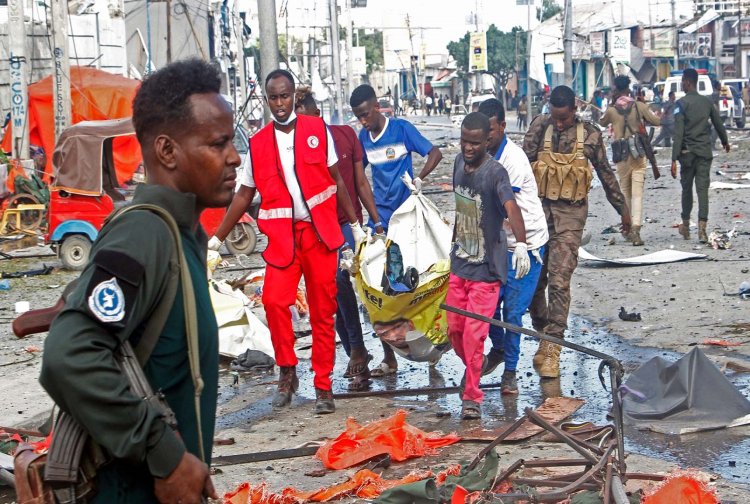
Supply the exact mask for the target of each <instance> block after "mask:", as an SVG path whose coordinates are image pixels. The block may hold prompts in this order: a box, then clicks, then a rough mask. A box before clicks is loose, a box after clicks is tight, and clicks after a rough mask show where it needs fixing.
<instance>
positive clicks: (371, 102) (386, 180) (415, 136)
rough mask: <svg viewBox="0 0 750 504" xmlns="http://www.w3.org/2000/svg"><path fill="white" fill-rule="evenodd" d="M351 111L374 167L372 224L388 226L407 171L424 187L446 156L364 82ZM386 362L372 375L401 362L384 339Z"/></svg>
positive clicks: (366, 156)
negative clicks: (418, 167) (387, 111)
mask: <svg viewBox="0 0 750 504" xmlns="http://www.w3.org/2000/svg"><path fill="white" fill-rule="evenodd" d="M349 104H350V105H351V107H352V112H354V115H355V116H356V117H357V119H358V120H359V123H360V124H361V125H362V130H361V131H360V132H359V141H360V143H361V144H362V149H363V150H364V159H363V160H362V164H363V165H364V166H365V167H367V165H368V164H370V166H371V170H372V186H373V187H372V188H373V194H374V195H375V206H376V207H377V209H378V215H379V216H380V222H372V219H370V221H369V222H368V225H369V226H370V227H372V228H376V227H378V225H382V226H383V228H384V229H386V230H387V229H388V221H389V220H390V218H391V215H393V212H395V211H396V209H397V208H398V207H400V206H401V204H403V202H404V201H406V199H407V198H408V197H409V194H410V193H409V189H408V188H407V187H406V185H405V184H404V183H403V182H402V181H401V176H402V175H403V174H404V173H408V174H409V176H410V177H412V178H413V180H414V186H415V187H416V189H417V191H421V189H422V179H424V178H425V177H427V175H429V174H430V172H431V171H432V170H434V169H435V167H436V166H437V164H438V163H439V162H440V160H441V159H443V154H442V153H441V152H440V150H439V149H438V148H437V147H435V146H434V145H432V143H431V142H430V141H429V140H427V139H426V138H425V137H423V136H422V134H420V133H419V131H417V128H415V127H414V125H413V124H411V123H410V122H409V121H406V120H404V119H397V118H387V117H385V116H384V115H383V114H381V113H380V105H379V104H378V100H377V97H376V95H375V90H374V89H373V88H372V86H369V85H367V84H363V85H361V86H359V87H357V88H356V89H355V90H354V92H352V96H351V98H350V99H349ZM412 152H416V153H418V154H419V155H421V156H422V157H425V156H426V157H427V160H426V161H425V164H424V168H422V171H421V172H420V173H419V176H418V177H414V170H413V168H412V162H411V155H412ZM383 353H384V357H383V362H381V363H380V365H379V366H378V367H376V368H375V369H373V370H372V371H371V373H370V374H371V376H373V377H382V376H384V375H387V374H392V373H395V372H396V369H397V367H398V363H397V362H396V355H395V354H394V352H393V349H391V347H389V346H388V345H387V344H386V343H383Z"/></svg>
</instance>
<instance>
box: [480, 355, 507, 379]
mask: <svg viewBox="0 0 750 504" xmlns="http://www.w3.org/2000/svg"><path fill="white" fill-rule="evenodd" d="M504 360H505V352H503V351H502V350H495V349H494V348H491V349H490V352H489V353H488V354H487V355H485V356H484V361H482V376H487V375H488V374H490V373H492V372H493V371H494V370H495V369H497V366H499V365H500V364H501V363H502V362H503V361H504Z"/></svg>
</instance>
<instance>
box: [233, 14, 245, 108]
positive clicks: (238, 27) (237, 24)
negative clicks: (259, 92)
mask: <svg viewBox="0 0 750 504" xmlns="http://www.w3.org/2000/svg"><path fill="white" fill-rule="evenodd" d="M233 11H234V38H235V43H236V44H237V47H236V51H235V54H237V60H236V61H235V68H236V70H235V78H236V79H237V80H238V81H240V84H239V89H238V91H237V93H236V94H237V95H238V96H239V99H238V100H237V101H236V102H235V103H234V110H235V113H236V112H237V111H238V110H239V107H240V104H241V103H245V102H246V101H247V91H246V89H247V65H246V64H245V46H244V40H243V33H244V31H243V30H244V26H243V23H242V18H241V17H240V9H239V2H238V1H237V0H235V1H234V6H233ZM237 66H239V67H240V68H239V69H237ZM238 70H239V71H238Z"/></svg>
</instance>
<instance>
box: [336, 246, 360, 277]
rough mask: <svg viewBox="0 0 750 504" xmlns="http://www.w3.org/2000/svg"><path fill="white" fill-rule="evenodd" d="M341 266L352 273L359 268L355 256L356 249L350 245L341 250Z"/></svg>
mask: <svg viewBox="0 0 750 504" xmlns="http://www.w3.org/2000/svg"><path fill="white" fill-rule="evenodd" d="M339 268H341V269H342V270H344V271H348V272H349V273H351V274H352V275H354V274H355V273H357V271H358V270H359V264H358V263H357V261H356V259H355V258H354V251H353V250H352V249H350V248H349V247H347V248H345V249H344V250H342V251H341V261H339Z"/></svg>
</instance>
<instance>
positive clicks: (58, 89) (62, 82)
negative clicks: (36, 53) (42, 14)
mask: <svg viewBox="0 0 750 504" xmlns="http://www.w3.org/2000/svg"><path fill="white" fill-rule="evenodd" d="M50 3H51V7H52V47H53V48H52V57H53V59H54V65H55V69H54V73H53V82H54V85H53V96H54V98H53V99H54V103H53V108H54V112H55V142H57V139H58V138H60V135H61V134H62V132H63V131H65V128H67V127H68V126H70V108H71V107H70V56H69V54H68V0H51V2H50Z"/></svg>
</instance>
